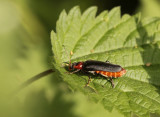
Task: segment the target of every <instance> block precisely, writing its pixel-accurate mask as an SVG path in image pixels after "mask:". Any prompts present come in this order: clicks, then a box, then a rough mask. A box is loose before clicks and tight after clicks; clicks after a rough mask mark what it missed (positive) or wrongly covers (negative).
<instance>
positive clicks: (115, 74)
mask: <svg viewBox="0 0 160 117" xmlns="http://www.w3.org/2000/svg"><path fill="white" fill-rule="evenodd" d="M95 73H97V74H100V75H102V76H104V77H110V78H118V77H121V76H122V75H124V74H125V73H126V70H125V69H122V70H121V71H119V72H106V71H95Z"/></svg>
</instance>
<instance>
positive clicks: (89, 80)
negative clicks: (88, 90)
mask: <svg viewBox="0 0 160 117" xmlns="http://www.w3.org/2000/svg"><path fill="white" fill-rule="evenodd" d="M88 77H89V79H88V82H87V84H86V85H85V87H88V86H89V84H90V82H91V80H92V79H91V77H90V76H88Z"/></svg>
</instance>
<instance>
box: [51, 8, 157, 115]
mask: <svg viewBox="0 0 160 117" xmlns="http://www.w3.org/2000/svg"><path fill="white" fill-rule="evenodd" d="M96 11H97V8H96V7H90V8H89V9H87V10H86V11H85V12H84V13H83V14H81V12H80V9H79V7H74V8H73V9H71V10H70V11H69V13H68V14H67V13H66V12H65V10H64V11H62V13H61V14H60V17H59V20H58V21H57V27H56V31H57V32H56V33H55V32H54V31H52V33H51V39H52V46H53V54H54V60H55V61H54V63H53V64H54V67H55V68H56V69H57V70H58V71H59V72H58V73H59V75H60V76H61V77H62V78H63V80H64V81H65V82H67V83H68V85H69V86H70V87H71V89H72V90H79V91H81V92H84V93H85V94H86V95H88V96H89V97H90V98H91V99H93V100H94V101H96V102H99V103H102V105H103V106H104V107H105V108H106V109H107V110H109V111H111V110H112V109H113V108H115V109H117V110H118V111H119V112H121V113H122V114H124V115H125V116H127V117H129V116H131V114H132V113H134V114H136V115H137V116H140V117H149V116H150V113H157V114H160V94H159V93H160V42H159V41H160V18H147V19H143V20H142V19H140V14H137V15H134V16H129V15H127V14H126V15H123V16H122V17H121V15H120V8H119V7H116V8H113V9H112V10H111V11H109V12H108V11H103V12H102V13H100V14H99V15H98V16H96ZM63 45H64V46H65V48H66V50H67V52H66V51H65V49H64V48H63ZM71 51H72V52H73V55H72V57H71V60H72V62H74V61H86V60H100V61H106V60H109V61H110V62H111V63H114V64H119V65H121V66H122V67H124V68H125V69H126V70H127V73H126V74H125V75H124V76H123V77H121V78H118V79H114V83H115V88H112V86H111V84H110V82H108V81H107V80H106V79H105V78H104V77H101V76H96V77H95V76H92V82H91V83H90V87H87V88H84V86H85V84H86V83H87V80H88V76H86V75H85V74H82V73H77V74H72V75H70V74H66V70H65V69H64V67H63V62H67V61H69V52H71Z"/></svg>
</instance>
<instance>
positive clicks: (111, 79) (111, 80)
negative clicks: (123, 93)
mask: <svg viewBox="0 0 160 117" xmlns="http://www.w3.org/2000/svg"><path fill="white" fill-rule="evenodd" d="M109 80H110V82H111V84H112V88H114V82H113V78H109Z"/></svg>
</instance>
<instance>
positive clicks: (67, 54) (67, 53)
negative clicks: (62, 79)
mask: <svg viewBox="0 0 160 117" xmlns="http://www.w3.org/2000/svg"><path fill="white" fill-rule="evenodd" d="M62 46H63V47H64V50H65V52H66V54H67V56H68V58H69V69H70V66H71V53H70V54H68V53H67V50H66V48H65V46H64V45H62ZM69 55H70V56H69ZM64 63H67V62H64Z"/></svg>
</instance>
